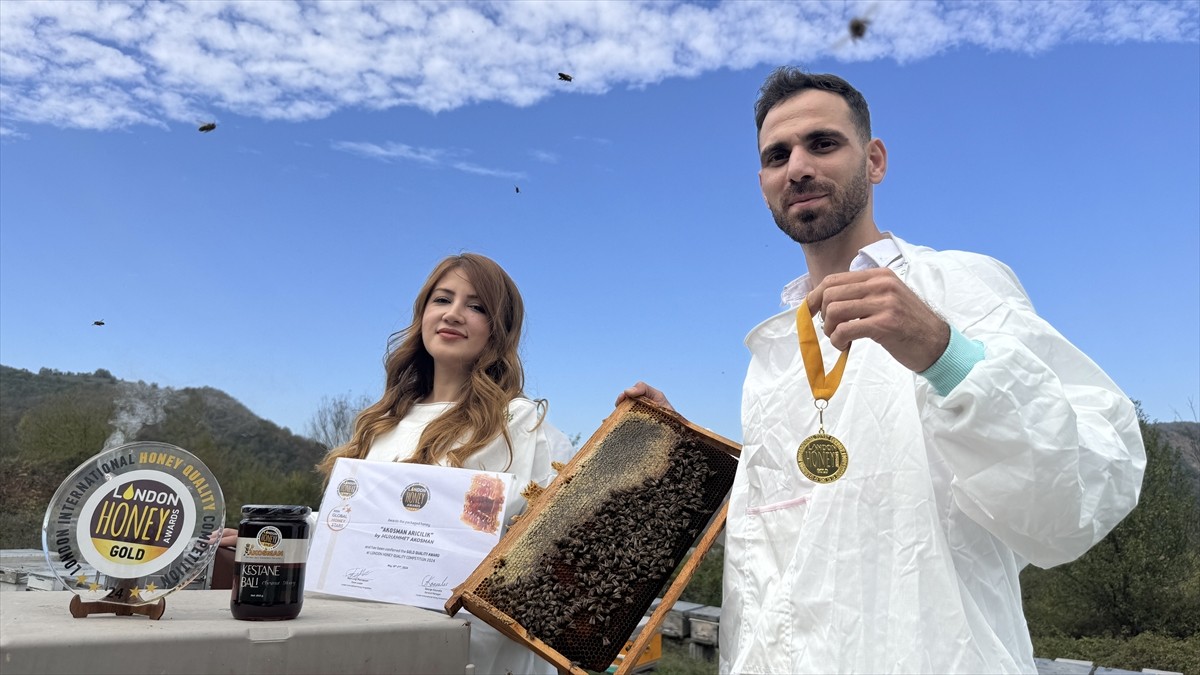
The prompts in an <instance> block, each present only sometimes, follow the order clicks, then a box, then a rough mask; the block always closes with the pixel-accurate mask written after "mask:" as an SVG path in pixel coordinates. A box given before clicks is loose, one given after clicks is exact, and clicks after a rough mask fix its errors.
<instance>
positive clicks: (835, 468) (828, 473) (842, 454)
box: [796, 434, 850, 483]
mask: <svg viewBox="0 0 1200 675" xmlns="http://www.w3.org/2000/svg"><path fill="white" fill-rule="evenodd" d="M849 463H850V456H849V455H847V454H846V446H844V445H842V442H841V441H839V440H838V439H836V438H834V437H833V436H830V435H829V434H813V435H812V436H809V437H808V438H806V439H804V442H803V443H801V444H800V449H799V450H797V451H796V464H799V465H800V471H801V472H802V473H803V474H804V476H805V477H806V478H808V479H809V480H811V481H812V482H814V483H832V482H833V481H835V480H837V479H839V478H841V477H842V474H844V473H846V465H847V464H849Z"/></svg>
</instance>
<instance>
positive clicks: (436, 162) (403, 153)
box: [332, 141, 525, 179]
mask: <svg viewBox="0 0 1200 675" xmlns="http://www.w3.org/2000/svg"><path fill="white" fill-rule="evenodd" d="M332 147H333V149H334V150H341V151H342V152H348V153H350V154H353V155H358V156H360V157H367V158H369V159H377V160H379V161H382V162H392V161H395V160H408V161H413V162H417V163H418V164H422V165H424V166H427V167H441V166H446V167H450V168H451V169H455V170H457V171H462V172H464V173H472V174H476V175H479V176H495V177H498V178H513V179H519V178H524V177H525V174H524V173H522V172H519V171H508V170H505V169H493V168H490V167H486V166H480V165H478V164H474V163H472V162H466V161H462V160H456V159H454V158H453V157H454V155H458V154H464V153H463V152H462V151H454V150H442V149H437V148H415V147H413V146H411V145H406V144H404V143H395V142H389V143H384V144H382V145H380V144H378V143H367V142H362V141H336V142H334V143H333V144H332Z"/></svg>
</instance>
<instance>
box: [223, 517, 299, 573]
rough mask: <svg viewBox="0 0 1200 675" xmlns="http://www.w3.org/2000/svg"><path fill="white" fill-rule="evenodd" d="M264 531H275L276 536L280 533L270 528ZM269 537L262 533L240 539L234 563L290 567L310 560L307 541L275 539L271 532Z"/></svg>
mask: <svg viewBox="0 0 1200 675" xmlns="http://www.w3.org/2000/svg"><path fill="white" fill-rule="evenodd" d="M262 529H263V530H274V531H275V532H274V534H275V535H277V534H278V532H279V530H278V529H276V528H274V527H270V526H268V527H264V528H262ZM267 535H268V536H266V537H264V536H263V533H262V532H261V531H260V532H259V534H258V535H257V536H253V537H238V543H237V551H236V552H235V553H234V556H233V559H234V562H240V563H241V562H253V563H279V564H284V565H288V564H296V563H302V562H305V561H306V560H307V559H308V540H307V539H283V538H282V537H279V538H273V537H272V533H270V532H268V533H267Z"/></svg>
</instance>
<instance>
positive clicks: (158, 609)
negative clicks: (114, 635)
mask: <svg viewBox="0 0 1200 675" xmlns="http://www.w3.org/2000/svg"><path fill="white" fill-rule="evenodd" d="M70 608H71V616H73V617H75V618H76V619H85V618H87V616H88V615H89V614H116V615H117V616H132V615H134V614H140V615H144V616H148V617H150V618H151V619H154V620H155V621H157V620H158V619H160V618H162V615H163V612H165V611H167V599H166V598H159V599H158V602H152V603H150V604H146V605H125V604H121V603H115V602H84V601H83V600H80V599H79V596H78V595H72V596H71V605H70Z"/></svg>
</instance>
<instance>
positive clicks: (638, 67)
mask: <svg viewBox="0 0 1200 675" xmlns="http://www.w3.org/2000/svg"><path fill="white" fill-rule="evenodd" d="M872 4H874V6H875V9H874V10H873V11H874V14H873V16H872V17H871V18H872V23H871V27H870V32H869V35H868V39H865V40H861V41H858V42H855V43H850V44H843V43H844V42H845V41H844V40H842V38H843V36H844V33H845V25H846V21H847V20H848V19H849V17H850V15H851V14H853V13H854V12H862V11H865V9H866V7H868V6H871V5H872ZM1198 16H1200V5H1198V4H1197V3H1196V2H1195V1H1194V0H1177V1H1167V2H1157V1H1155V2H1139V1H1136V0H1122V1H1121V2H1114V1H1108V0H1099V1H1096V2H1085V1H1076V0H1063V1H1057V2H1055V1H1050V0H1047V1H1043V2H1021V3H1018V2H954V3H935V2H927V1H924V0H887V1H880V2H876V3H871V2H850V3H845V2H843V1H842V0H830V1H826V2H784V1H780V0H765V1H762V0H731V1H725V2H716V3H705V4H702V5H701V4H692V3H685V2H650V1H630V2H620V1H614V0H601V1H593V2H588V1H582V0H581V1H570V2H567V1H563V2H486V3H485V2H472V3H458V2H420V3H418V2H378V3H361V4H360V3H349V2H326V3H297V2H288V1H285V0H277V1H273V2H235V1H218V0H209V1H206V2H145V3H142V2H131V3H115V2H82V1H78V0H54V1H41V2H38V1H29V2H5V3H4V11H3V12H0V109H2V110H3V111H4V112H3V114H4V123H5V124H4V125H3V126H4V128H6V129H13V128H14V125H15V124H17V123H37V124H53V125H57V126H63V127H77V128H86V129H112V128H120V127H127V126H131V125H140V124H146V125H157V126H165V125H166V124H167V123H169V122H186V123H189V124H191V123H194V122H196V121H197V120H201V119H210V118H214V117H216V113H217V112H219V111H224V112H231V113H236V114H239V115H246V116H251V117H259V118H263V119H286V120H305V119H315V118H321V117H324V116H327V115H329V114H331V113H333V112H335V111H337V110H340V109H345V108H366V109H374V110H383V109H387V108H392V107H396V106H411V107H416V108H419V109H423V110H428V111H431V112H437V111H442V110H449V109H453V108H457V107H460V106H464V105H469V104H472V103H478V102H483V101H497V102H501V103H506V104H510V105H516V106H526V105H531V104H533V103H536V102H538V101H540V100H542V99H544V98H546V97H547V96H552V95H555V94H557V93H562V92H571V93H575V94H601V93H604V92H605V91H608V90H609V89H612V88H614V87H640V86H646V85H649V84H653V83H656V82H659V81H662V80H663V79H665V78H671V77H694V76H697V75H700V74H702V73H704V72H707V71H710V70H715V69H719V68H732V69H741V68H749V67H753V66H757V65H761V64H771V65H774V64H778V63H803V62H806V61H810V60H812V59H814V58H816V57H819V56H823V55H830V54H832V56H834V57H835V58H839V59H843V60H872V59H894V60H896V61H900V62H908V61H913V60H918V59H922V58H926V57H929V56H932V55H935V54H938V53H940V52H943V51H946V50H950V49H955V48H959V47H964V46H978V47H983V48H986V49H992V50H1007V51H1016V52H1024V53H1038V52H1041V51H1045V50H1048V49H1051V48H1053V47H1056V46H1058V45H1062V44H1067V43H1080V42H1096V43H1121V42H1195V41H1196V40H1197V39H1198V35H1200V18H1198ZM559 71H563V72H569V73H571V74H572V75H573V76H574V81H572V82H563V81H560V80H559V79H558V78H557V73H558V72H559ZM409 159H413V158H411V157H410V158H409ZM418 161H419V160H418ZM464 170H465V169H464Z"/></svg>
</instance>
